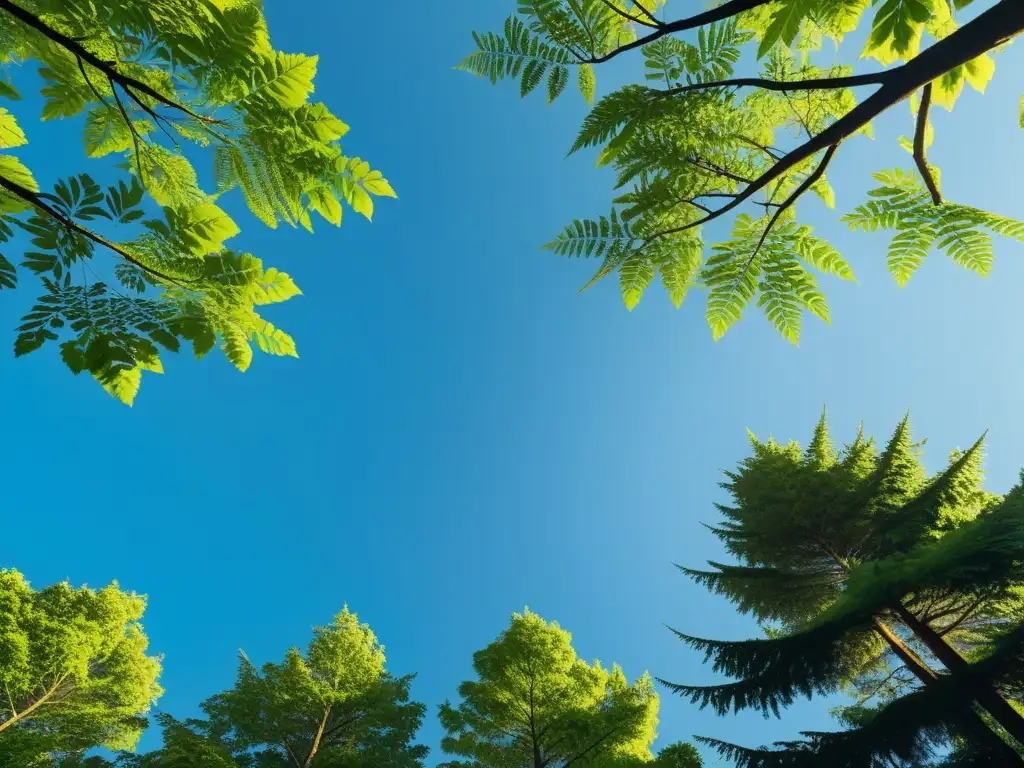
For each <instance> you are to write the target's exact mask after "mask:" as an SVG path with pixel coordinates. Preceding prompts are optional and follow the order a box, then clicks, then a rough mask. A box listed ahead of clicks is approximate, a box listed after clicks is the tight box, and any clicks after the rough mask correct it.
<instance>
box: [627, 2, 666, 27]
mask: <svg viewBox="0 0 1024 768" xmlns="http://www.w3.org/2000/svg"><path fill="white" fill-rule="evenodd" d="M633 7H634V8H637V9H639V11H640V13H642V14H643V15H644V16H646V17H647V18H648V19H650V20H651V23H650V24H649V25H648V26H654V27H660V26H662V25H663V24H664V22H662V21H658V17H657V16H655V15H654V14H653V13H651V12H650V11H648V10H647V9H646V8H644V4H643V3H641V2H640V0H633Z"/></svg>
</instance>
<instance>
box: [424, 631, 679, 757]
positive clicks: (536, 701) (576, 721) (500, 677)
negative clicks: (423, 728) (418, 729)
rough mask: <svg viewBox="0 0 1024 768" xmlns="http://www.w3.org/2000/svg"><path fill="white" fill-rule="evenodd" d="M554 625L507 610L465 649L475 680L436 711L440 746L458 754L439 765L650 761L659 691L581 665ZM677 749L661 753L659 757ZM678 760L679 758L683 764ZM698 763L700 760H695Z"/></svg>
mask: <svg viewBox="0 0 1024 768" xmlns="http://www.w3.org/2000/svg"><path fill="white" fill-rule="evenodd" d="M571 640H572V638H571V636H570V635H569V633H568V632H566V631H565V630H563V629H561V628H560V627H559V626H558V624H557V623H555V622H551V623H548V622H546V621H544V620H543V619H542V618H541V617H540V616H538V615H537V614H535V613H531V612H529V611H524V612H523V613H522V614H513V615H512V620H511V623H510V624H509V627H508V629H506V630H505V631H504V632H503V633H502V634H501V635H500V636H499V637H498V638H497V639H496V640H495V641H494V642H492V643H491V644H490V645H488V646H487V647H486V648H484V649H482V650H480V651H477V652H476V653H475V654H473V669H474V671H475V672H476V675H477V679H476V680H467V681H465V682H463V683H462V684H461V685H460V686H459V697H460V698H461V701H460V702H459V703H458V704H457V705H452V704H450V703H448V702H445V703H444V704H443V705H441V708H440V713H439V714H440V719H441V725H442V726H443V727H444V729H445V731H446V736H445V737H444V738H443V739H442V741H441V748H442V749H443V750H444V751H445V752H446V753H448V754H450V755H454V756H457V757H459V758H465V759H464V760H458V759H457V760H452V761H449V762H446V763H443V766H444V767H445V768H507V767H508V766H531V767H532V768H569V766H577V767H578V768H582V766H608V767H609V768H613V767H614V766H620V765H621V766H630V765H634V764H635V763H637V762H642V763H649V762H650V761H651V760H652V755H651V751H650V747H651V743H652V742H653V741H654V738H655V728H656V726H657V722H658V695H657V693H655V691H654V688H653V684H652V682H651V679H650V677H649V676H648V675H647V674H646V673H645V674H644V675H643V676H641V677H640V678H639V679H638V680H636V681H635V682H634V683H632V684H630V683H628V681H627V680H626V676H625V674H623V672H622V670H621V669H620V668H619V667H618V665H613V666H612V668H611V670H607V669H605V668H604V667H602V666H601V665H600V663H599V662H596V661H595V662H594V663H593V664H587V663H586V662H585V661H583V660H582V659H580V658H578V657H577V656H576V652H575V651H574V650H573V648H572V645H571ZM679 752H680V750H675V751H674V752H671V751H670V752H669V753H668V754H667V755H666V758H665V759H666V763H667V765H668V766H672V768H674V765H673V763H672V762H671V759H672V757H673V755H675V756H679ZM682 764H683V765H686V763H682ZM697 765H699V763H698V764H697Z"/></svg>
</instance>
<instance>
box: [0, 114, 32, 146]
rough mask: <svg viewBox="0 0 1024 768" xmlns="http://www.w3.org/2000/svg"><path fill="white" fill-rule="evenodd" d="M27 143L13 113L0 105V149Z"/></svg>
mask: <svg viewBox="0 0 1024 768" xmlns="http://www.w3.org/2000/svg"><path fill="white" fill-rule="evenodd" d="M25 144H28V139H26V138H25V134H24V133H23V132H22V130H21V127H20V126H19V125H18V121H17V120H15V119H14V115H12V114H11V113H10V112H8V111H7V110H6V109H4V108H2V107H0V149H11V148H13V147H20V146H23V145H25Z"/></svg>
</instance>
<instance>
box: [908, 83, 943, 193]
mask: <svg viewBox="0 0 1024 768" xmlns="http://www.w3.org/2000/svg"><path fill="white" fill-rule="evenodd" d="M931 105H932V84H931V83H927V84H925V86H924V88H923V89H922V90H921V105H920V106H919V107H918V108H917V128H915V130H914V162H915V163H916V164H917V170H919V171H920V172H921V176H923V177H924V185H925V186H926V187H928V194H930V195H931V196H932V202H933V203H934V204H935V205H942V195H941V194H940V193H939V186H938V184H936V183H935V177H934V176H932V171H931V169H930V168H929V167H928V158H927V156H926V155H925V146H924V139H925V132H926V131H927V129H928V110H929V108H930V107H931Z"/></svg>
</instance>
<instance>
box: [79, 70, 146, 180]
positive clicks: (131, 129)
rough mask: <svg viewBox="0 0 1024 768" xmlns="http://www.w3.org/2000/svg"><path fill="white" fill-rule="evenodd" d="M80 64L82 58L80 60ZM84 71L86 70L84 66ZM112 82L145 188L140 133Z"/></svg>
mask: <svg viewBox="0 0 1024 768" xmlns="http://www.w3.org/2000/svg"><path fill="white" fill-rule="evenodd" d="M78 62H79V64H81V63H82V60H81V59H79V60H78ZM82 71H83V72H84V71H85V68H84V67H83V69H82ZM107 82H109V83H110V91H111V92H112V93H113V94H114V101H116V102H117V108H118V109H119V110H120V111H121V117H122V118H124V122H125V124H127V126H128V131H129V132H130V133H131V135H132V144H133V145H134V146H135V164H136V166H138V169H139V181H140V182H141V183H142V186H143V188H145V186H146V177H145V176H143V175H142V152H141V151H140V149H139V133H138V131H136V130H135V124H134V123H133V122H132V119H131V117H130V116H129V115H128V110H126V109H125V108H124V104H122V103H121V97H120V96H118V95H117V88H116V87H115V86H114V81H113V80H111V79H109V78H108V79H107Z"/></svg>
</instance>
